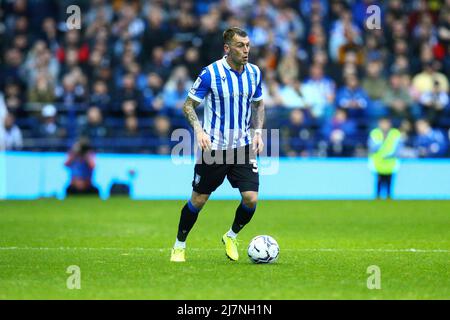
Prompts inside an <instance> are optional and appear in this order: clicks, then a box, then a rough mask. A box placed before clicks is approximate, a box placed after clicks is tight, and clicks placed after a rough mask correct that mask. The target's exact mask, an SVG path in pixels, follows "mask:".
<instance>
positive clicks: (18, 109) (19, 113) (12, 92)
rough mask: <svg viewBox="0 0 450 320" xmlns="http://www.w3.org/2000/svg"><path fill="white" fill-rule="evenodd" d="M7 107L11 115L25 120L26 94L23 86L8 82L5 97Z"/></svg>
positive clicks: (16, 82)
mask: <svg viewBox="0 0 450 320" xmlns="http://www.w3.org/2000/svg"><path fill="white" fill-rule="evenodd" d="M4 99H5V103H6V107H7V108H8V111H9V112H10V113H13V114H14V115H15V116H16V117H20V118H23V117H25V116H26V111H25V108H24V104H25V103H24V102H25V94H24V92H23V90H22V86H21V84H20V83H19V82H18V81H11V82H7V84H6V86H5V95H4Z"/></svg>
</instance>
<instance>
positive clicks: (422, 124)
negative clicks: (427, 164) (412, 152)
mask: <svg viewBox="0 0 450 320" xmlns="http://www.w3.org/2000/svg"><path fill="white" fill-rule="evenodd" d="M415 127H416V137H415V139H414V148H415V149H416V150H417V156H418V157H419V158H438V157H443V156H444V155H445V154H446V152H447V148H448V142H447V141H446V138H445V136H444V134H443V133H442V132H441V131H440V130H438V129H433V128H432V127H431V126H430V123H429V122H428V121H427V120H424V119H420V120H417V121H416V124H415Z"/></svg>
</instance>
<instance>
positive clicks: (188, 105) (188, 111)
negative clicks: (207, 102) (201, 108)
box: [183, 98, 203, 132]
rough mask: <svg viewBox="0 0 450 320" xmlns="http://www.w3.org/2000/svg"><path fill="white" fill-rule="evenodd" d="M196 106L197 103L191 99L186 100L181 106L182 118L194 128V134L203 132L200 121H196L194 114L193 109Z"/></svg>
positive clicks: (195, 114)
mask: <svg viewBox="0 0 450 320" xmlns="http://www.w3.org/2000/svg"><path fill="white" fill-rule="evenodd" d="M198 105H199V103H198V102H197V101H195V100H193V99H191V98H187V99H186V102H185V103H184V105H183V112H184V116H185V117H186V119H187V120H188V122H189V123H190V125H191V126H192V128H194V131H195V132H198V131H199V130H200V131H202V130H203V129H202V126H201V124H200V121H199V120H198V117H197V113H196V112H195V108H196V107H197V106H198Z"/></svg>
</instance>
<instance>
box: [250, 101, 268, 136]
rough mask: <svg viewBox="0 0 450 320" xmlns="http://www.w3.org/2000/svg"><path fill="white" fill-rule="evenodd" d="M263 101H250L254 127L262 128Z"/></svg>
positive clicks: (263, 115)
mask: <svg viewBox="0 0 450 320" xmlns="http://www.w3.org/2000/svg"><path fill="white" fill-rule="evenodd" d="M264 117H265V111H264V103H263V101H262V100H261V101H258V102H254V103H252V124H253V128H254V129H262V127H263V125H264Z"/></svg>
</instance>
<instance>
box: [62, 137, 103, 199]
mask: <svg viewBox="0 0 450 320" xmlns="http://www.w3.org/2000/svg"><path fill="white" fill-rule="evenodd" d="M64 165H65V166H66V167H67V168H69V170H70V184H69V186H68V187H67V190H66V194H67V195H79V194H93V195H98V194H99V192H98V189H97V188H96V187H95V186H94V185H93V184H92V173H93V172H94V168H95V159H94V152H93V150H92V148H91V146H90V143H89V140H87V139H84V138H83V139H80V140H79V141H77V142H76V143H75V144H74V145H73V147H72V149H71V150H70V152H69V155H68V158H67V160H66V162H65V163H64Z"/></svg>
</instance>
